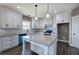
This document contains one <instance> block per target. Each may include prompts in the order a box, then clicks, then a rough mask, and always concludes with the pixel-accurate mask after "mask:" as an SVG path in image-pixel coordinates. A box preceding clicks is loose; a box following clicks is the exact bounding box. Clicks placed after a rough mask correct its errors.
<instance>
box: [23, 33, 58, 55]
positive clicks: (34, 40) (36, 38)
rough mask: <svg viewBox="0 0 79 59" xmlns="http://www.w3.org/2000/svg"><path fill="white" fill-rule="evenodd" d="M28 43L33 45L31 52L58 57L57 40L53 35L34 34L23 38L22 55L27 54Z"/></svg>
mask: <svg viewBox="0 0 79 59" xmlns="http://www.w3.org/2000/svg"><path fill="white" fill-rule="evenodd" d="M26 41H27V42H30V43H31V50H32V51H34V52H36V53H38V54H39V55H56V51H57V39H56V38H55V37H53V35H50V36H49V35H44V34H43V33H33V34H31V35H27V36H23V50H22V55H25V54H26V53H27V52H26V48H27V47H26Z"/></svg>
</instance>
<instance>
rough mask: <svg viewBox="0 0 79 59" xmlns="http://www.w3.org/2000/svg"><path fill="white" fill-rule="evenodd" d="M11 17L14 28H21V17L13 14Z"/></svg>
mask: <svg viewBox="0 0 79 59" xmlns="http://www.w3.org/2000/svg"><path fill="white" fill-rule="evenodd" d="M13 17H14V27H15V28H21V26H22V16H21V15H20V14H19V13H16V12H14V13H13Z"/></svg>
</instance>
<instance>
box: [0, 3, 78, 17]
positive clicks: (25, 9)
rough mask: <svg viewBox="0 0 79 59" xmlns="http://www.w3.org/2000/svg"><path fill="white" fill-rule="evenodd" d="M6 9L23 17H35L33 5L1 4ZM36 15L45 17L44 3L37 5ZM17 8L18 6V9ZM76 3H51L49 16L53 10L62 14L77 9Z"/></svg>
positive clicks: (45, 5)
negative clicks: (10, 9)
mask: <svg viewBox="0 0 79 59" xmlns="http://www.w3.org/2000/svg"><path fill="white" fill-rule="evenodd" d="M1 5H4V6H6V7H9V8H12V9H14V10H17V11H19V12H21V13H22V14H24V15H30V16H31V17H35V7H34V5H35V4H34V3H20V4H18V3H17V4H15V3H10V4H1ZM37 5H38V7H37V15H38V17H45V16H46V13H47V4H46V3H37ZM17 6H20V8H19V9H18V8H17ZM78 6H79V4H78V3H51V4H49V12H50V14H54V13H55V10H57V13H58V12H63V11H65V10H72V9H74V8H76V7H78Z"/></svg>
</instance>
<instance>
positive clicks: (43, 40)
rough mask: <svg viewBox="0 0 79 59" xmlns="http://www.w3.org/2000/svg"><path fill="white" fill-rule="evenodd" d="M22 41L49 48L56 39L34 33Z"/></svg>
mask: <svg viewBox="0 0 79 59" xmlns="http://www.w3.org/2000/svg"><path fill="white" fill-rule="evenodd" d="M23 39H24V40H26V39H27V40H29V41H33V42H36V43H39V44H43V45H46V46H49V45H50V44H51V43H53V41H54V40H55V39H56V38H55V37H53V36H52V35H51V36H48V35H44V34H43V33H34V34H32V35H27V36H23Z"/></svg>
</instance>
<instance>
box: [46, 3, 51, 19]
mask: <svg viewBox="0 0 79 59" xmlns="http://www.w3.org/2000/svg"><path fill="white" fill-rule="evenodd" d="M46 17H47V18H49V17H50V15H49V3H48V4H47V14H46Z"/></svg>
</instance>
